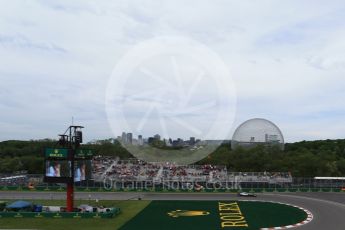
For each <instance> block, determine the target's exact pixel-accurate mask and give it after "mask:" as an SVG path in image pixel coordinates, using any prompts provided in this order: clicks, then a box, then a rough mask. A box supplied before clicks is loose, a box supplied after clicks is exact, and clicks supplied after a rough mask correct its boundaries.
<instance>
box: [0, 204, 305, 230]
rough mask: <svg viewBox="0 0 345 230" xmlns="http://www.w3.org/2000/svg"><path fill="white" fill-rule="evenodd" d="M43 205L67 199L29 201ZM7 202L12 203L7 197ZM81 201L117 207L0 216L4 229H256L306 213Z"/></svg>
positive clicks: (268, 207) (269, 207) (283, 208)
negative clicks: (98, 215) (79, 213)
mask: <svg viewBox="0 0 345 230" xmlns="http://www.w3.org/2000/svg"><path fill="white" fill-rule="evenodd" d="M30 201H31V202H33V203H35V204H42V205H53V206H54V205H57V206H59V205H61V206H64V205H65V201H64V200H60V201H54V200H30ZM7 202H11V201H10V200H8V201H7ZM80 204H89V205H94V206H96V205H104V206H106V207H118V208H120V209H121V213H120V214H119V215H117V216H116V217H115V218H112V219H52V218H40V219H37V218H20V219H17V218H0V227H1V228H3V229H20V228H22V229H23V228H25V229H47V230H60V229H66V230H68V229H73V230H79V229H80V230H91V229H97V230H98V229H99V230H108V229H109V230H110V229H111V230H116V229H119V230H161V229H165V230H176V229H178V230H191V229H197V230H211V229H212V230H226V229H229V230H233V229H239V230H243V229H250V230H254V229H255V230H257V229H260V228H264V227H267V228H268V227H279V226H285V225H291V224H296V223H299V222H301V221H303V220H305V219H306V218H307V214H306V213H305V212H304V211H303V210H301V209H298V208H295V207H292V206H288V205H284V204H278V203H271V202H254V201H143V200H130V201H99V202H98V203H96V202H95V201H88V200H78V201H76V204H75V205H76V206H78V205H80Z"/></svg>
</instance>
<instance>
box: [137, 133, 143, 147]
mask: <svg viewBox="0 0 345 230" xmlns="http://www.w3.org/2000/svg"><path fill="white" fill-rule="evenodd" d="M138 144H139V145H143V144H144V140H143V136H142V135H139V136H138Z"/></svg>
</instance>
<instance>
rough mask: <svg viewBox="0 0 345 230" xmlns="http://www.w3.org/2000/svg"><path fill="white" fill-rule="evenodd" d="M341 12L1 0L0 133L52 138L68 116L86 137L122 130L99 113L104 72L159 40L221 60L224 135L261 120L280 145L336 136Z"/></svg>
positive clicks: (318, 4)
mask: <svg viewBox="0 0 345 230" xmlns="http://www.w3.org/2000/svg"><path fill="white" fill-rule="evenodd" d="M344 12H345V3H344V1H343V0H339V1H337V0H331V1H324V0H322V1H321V0H320V1H319V0H314V1H309V0H308V1H302V0H296V1H293V0H285V1H279V0H272V1H270V0H258V1H245V0H238V1H228V0H227V1H225V0H224V1H214V0H209V1H185V0H181V1H176V0H174V1H158V0H156V1H128V0H125V1H84V0H83V1H71V0H66V1H47V0H42V1H29V0H28V1H22V0H17V1H15V0H1V1H0V54H1V55H0V80H1V83H0V140H9V139H24V140H26V139H38V138H56V135H57V134H58V133H61V132H63V131H64V130H65V128H66V126H68V125H69V124H70V123H71V118H72V116H73V117H74V120H75V123H77V124H81V125H84V126H85V127H86V129H85V133H84V135H85V137H86V139H87V140H92V139H102V138H109V137H114V136H115V135H120V133H118V134H114V133H113V132H112V129H111V126H110V125H109V122H108V118H107V113H106V109H105V97H106V89H107V87H108V84H109V79H110V77H111V75H112V72H113V70H114V68H115V66H116V65H117V63H118V62H119V61H120V60H123V57H124V55H126V53H127V52H129V51H130V50H131V49H132V48H133V47H135V46H136V45H137V44H139V43H141V42H143V41H146V40H148V39H152V38H155V37H157V36H182V37H185V38H189V39H192V40H193V41H196V42H199V43H200V44H203V45H205V46H206V47H207V48H208V49H210V50H212V52H215V53H216V54H217V55H218V56H219V57H220V58H221V59H222V61H223V62H224V63H225V65H226V66H227V67H228V68H229V70H230V75H231V78H232V80H233V83H234V85H235V88H236V94H237V97H236V98H237V106H236V108H237V109H236V112H235V119H234V123H233V126H232V127H231V126H230V127H229V130H231V131H230V132H229V133H230V137H231V133H232V132H233V130H234V127H236V126H237V125H239V124H241V123H242V122H243V121H245V120H247V119H250V118H254V117H262V118H266V119H269V120H271V121H273V122H274V123H275V124H276V125H278V126H279V127H280V128H281V130H282V132H283V134H284V136H285V139H286V141H288V142H292V141H300V140H304V139H305V140H314V139H327V138H330V139H333V138H344V134H345V119H344V118H345V90H344V88H345V14H344ZM179 61H181V60H177V62H179ZM132 75H133V76H132V79H135V77H136V76H135V73H133V74H132ZM141 77H142V76H141ZM138 78H140V76H138ZM229 84H230V81H229ZM231 84H232V83H231ZM131 87H134V89H135V86H131ZM138 87H139V86H138ZM139 89H140V88H138V91H140V90H139ZM131 90H133V88H132V89H131ZM197 98H199V97H197ZM158 99H162V100H163V103H165V99H166V98H164V97H163V98H158ZM204 102H206V101H204ZM126 114H127V115H128V111H127V112H126ZM142 114H145V111H143V112H142ZM128 116H129V115H128ZM182 118H183V117H182ZM201 118H202V117H201ZM201 118H200V117H199V118H198V119H201ZM186 119H187V118H186ZM205 119H207V117H205ZM198 122H199V123H200V127H202V126H203V125H204V124H207V120H205V121H202V120H198ZM225 123H226V122H225ZM123 131H127V130H123ZM128 131H133V130H128ZM137 131H138V130H137ZM154 131H155V130H150V129H147V130H146V131H142V132H143V133H144V135H149V133H150V132H154ZM133 132H134V133H135V130H134V131H133ZM151 134H152V135H153V134H155V133H151ZM179 135H181V136H182V137H184V135H182V134H180V133H178V131H176V130H174V131H172V133H171V136H179Z"/></svg>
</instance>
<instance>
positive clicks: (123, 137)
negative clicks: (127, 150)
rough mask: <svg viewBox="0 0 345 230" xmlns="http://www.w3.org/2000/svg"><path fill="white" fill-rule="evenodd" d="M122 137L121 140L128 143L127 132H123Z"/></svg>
mask: <svg viewBox="0 0 345 230" xmlns="http://www.w3.org/2000/svg"><path fill="white" fill-rule="evenodd" d="M121 139H122V140H121V141H122V143H123V144H126V143H127V134H126V133H125V132H122V138H121Z"/></svg>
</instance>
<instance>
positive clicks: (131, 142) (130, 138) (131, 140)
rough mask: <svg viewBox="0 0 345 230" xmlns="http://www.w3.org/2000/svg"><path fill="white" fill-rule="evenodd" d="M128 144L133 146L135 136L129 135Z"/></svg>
mask: <svg viewBox="0 0 345 230" xmlns="http://www.w3.org/2000/svg"><path fill="white" fill-rule="evenodd" d="M127 144H133V134H132V133H127Z"/></svg>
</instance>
